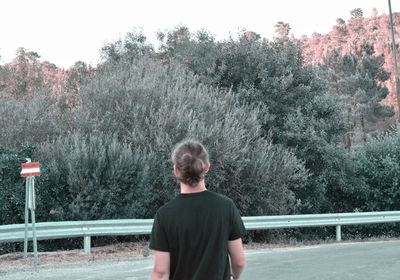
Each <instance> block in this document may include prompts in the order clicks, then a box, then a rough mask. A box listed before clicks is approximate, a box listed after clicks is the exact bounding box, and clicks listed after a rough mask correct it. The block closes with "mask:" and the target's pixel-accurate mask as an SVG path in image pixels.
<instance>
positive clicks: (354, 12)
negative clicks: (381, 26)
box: [350, 8, 364, 19]
mask: <svg viewBox="0 0 400 280" xmlns="http://www.w3.org/2000/svg"><path fill="white" fill-rule="evenodd" d="M350 15H351V18H352V19H359V18H362V17H363V15H364V14H363V11H362V9H361V8H356V9H353V10H351V11H350Z"/></svg>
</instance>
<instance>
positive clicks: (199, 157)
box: [172, 140, 210, 187]
mask: <svg viewBox="0 0 400 280" xmlns="http://www.w3.org/2000/svg"><path fill="white" fill-rule="evenodd" d="M172 162H173V163H174V173H175V176H176V177H177V178H178V180H179V181H180V182H182V183H184V184H186V185H189V186H192V187H196V186H197V184H198V183H199V182H200V181H201V180H203V179H204V176H205V175H206V173H207V172H208V170H209V168H210V162H209V158H208V153H207V150H206V149H205V148H204V146H203V145H202V144H201V143H199V142H197V141H195V140H186V141H183V142H181V143H179V144H177V145H176V146H175V149H174V150H173V152H172Z"/></svg>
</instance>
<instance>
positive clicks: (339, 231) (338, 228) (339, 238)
mask: <svg viewBox="0 0 400 280" xmlns="http://www.w3.org/2000/svg"><path fill="white" fill-rule="evenodd" d="M336 241H342V227H341V226H340V225H337V226H336Z"/></svg>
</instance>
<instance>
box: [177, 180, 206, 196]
mask: <svg viewBox="0 0 400 280" xmlns="http://www.w3.org/2000/svg"><path fill="white" fill-rule="evenodd" d="M206 190H207V188H206V186H205V184H204V180H201V181H200V182H199V183H198V184H197V186H195V187H192V186H189V185H186V184H184V183H181V193H186V194H188V193H198V192H204V191H206Z"/></svg>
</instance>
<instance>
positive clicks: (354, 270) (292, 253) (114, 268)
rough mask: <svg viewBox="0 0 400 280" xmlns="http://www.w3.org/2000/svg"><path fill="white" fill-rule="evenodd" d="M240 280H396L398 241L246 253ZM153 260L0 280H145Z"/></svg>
mask: <svg viewBox="0 0 400 280" xmlns="http://www.w3.org/2000/svg"><path fill="white" fill-rule="evenodd" d="M246 259H247V268H246V271H245V272H244V273H243V276H242V278H241V279H242V280H256V279H268V280H274V279H276V280H289V279H290V280H314V279H315V280H325V279H327V280H333V279H338V280H339V279H340V280H346V279H349V280H350V279H351V280H361V279H362V280H368V279H371V280H372V279H373V280H398V279H399V275H400V240H397V241H380V242H368V243H340V244H329V245H318V246H307V247H300V248H278V249H263V250H247V251H246ZM152 264H153V258H152V257H148V258H141V259H135V260H129V261H127V260H125V261H95V262H90V263H81V264H73V265H60V266H56V267H51V268H41V267H39V269H38V271H37V272H35V271H32V270H31V271H16V272H11V273H5V274H0V279H2V280H3V279H4V280H6V279H7V280H22V279H24V280H25V279H32V280H36V279H68V280H70V279H76V280H89V279H90V280H94V279H102V280H139V279H149V278H150V272H151V269H152Z"/></svg>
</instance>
